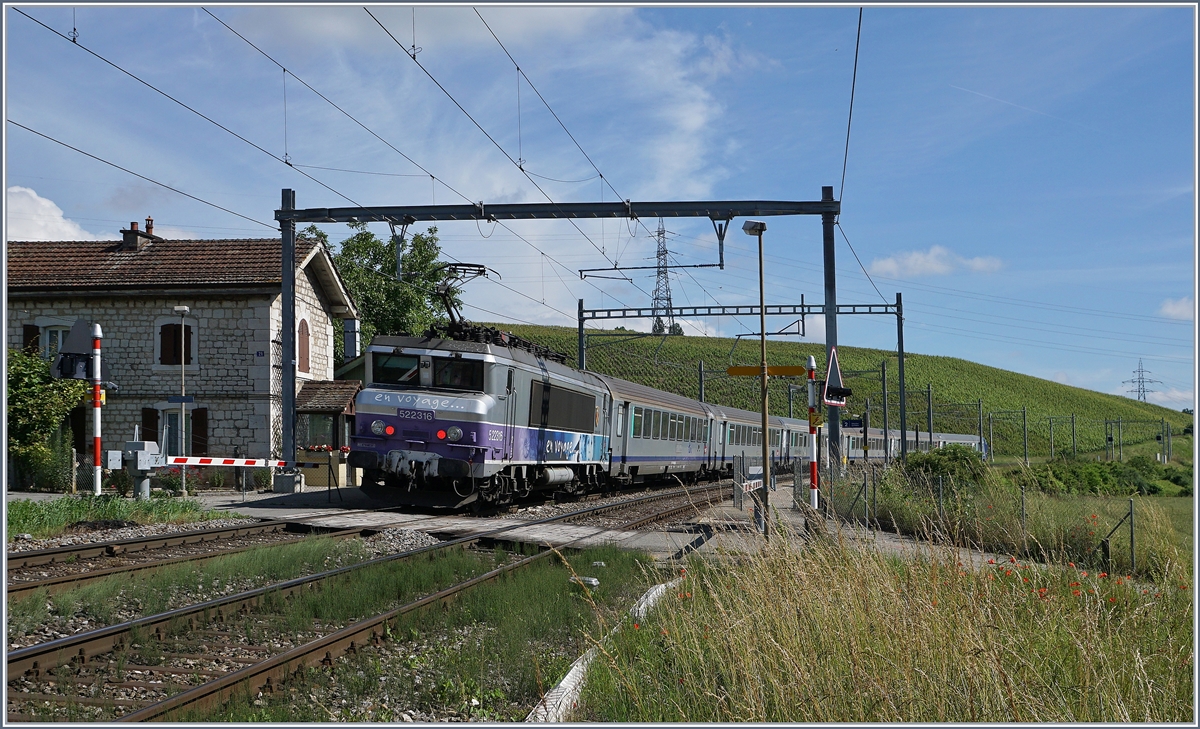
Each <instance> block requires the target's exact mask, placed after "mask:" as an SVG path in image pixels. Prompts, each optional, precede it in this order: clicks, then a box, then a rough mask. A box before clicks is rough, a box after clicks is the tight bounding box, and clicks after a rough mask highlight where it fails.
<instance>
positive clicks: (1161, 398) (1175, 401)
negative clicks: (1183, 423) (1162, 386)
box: [1146, 387, 1196, 409]
mask: <svg viewBox="0 0 1200 729" xmlns="http://www.w3.org/2000/svg"><path fill="white" fill-rule="evenodd" d="M1146 400H1148V401H1150V402H1152V403H1154V404H1155V405H1162V406H1164V407H1169V408H1174V409H1178V408H1182V407H1193V403H1194V402H1195V401H1196V396H1195V393H1194V392H1193V391H1192V390H1179V389H1176V388H1174V387H1172V388H1171V389H1169V390H1165V391H1156V392H1147V393H1146Z"/></svg>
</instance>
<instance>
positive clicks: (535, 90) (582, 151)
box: [376, 8, 744, 326]
mask: <svg viewBox="0 0 1200 729" xmlns="http://www.w3.org/2000/svg"><path fill="white" fill-rule="evenodd" d="M472 10H474V11H475V15H477V16H478V17H479V21H480V22H481V23H483V27H485V28H487V31H488V33H490V34H491V36H492V38H494V39H495V40H496V44H497V45H499V46H500V50H502V51H504V55H506V56H508V60H509V61H511V62H512V64H513V67H514V68H516V70H517V73H518V74H520V76H521V77H522V78H524V79H525V82H526V83H527V84H529V88H531V89H533V93H535V94H537V97H538V99H539V100H541V102H542V104H543V105H544V106H545V107H546V110H547V111H549V112H550V115H551V116H552V117H554V121H556V122H558V125H559V126H560V127H561V128H562V130H563V132H565V133H566V135H567V137H568V138H570V140H571V142H572V143H573V144H574V145H575V148H576V149H578V150H579V153H580V154H582V155H583V157H584V159H586V160H587V161H588V164H590V165H591V166H592V169H594V170H595V171H596V175H597V176H598V177H599V178H600V180H601V183H602V187H601V190H603V185H607V186H608V189H610V190H612V192H613V194H614V195H616V196H617V199H618V200H624V199H625V198H624V197H623V196H622V195H621V193H620V192H618V191H617V188H616V187H614V186H613V184H612V181H611V180H609V179H608V178H607V177H605V176H604V173H603V172H601V171H600V167H599V166H598V165H597V164H596V163H595V161H594V160H592V158H591V155H589V154H588V153H587V151H586V150H585V149H584V148H583V145H582V144H580V143H579V140H578V139H576V138H575V135H574V134H572V133H571V130H570V129H568V128H567V125H566V124H565V123H563V120H562V119H561V118H559V116H558V114H557V113H556V112H555V111H554V108H553V107H551V106H550V102H549V101H547V100H546V97H545V96H543V95H542V92H541V91H538V88H537V86H536V85H534V83H533V81H532V80H531V79H530V78H529V75H528V74H526V73H525V72H524V71H523V70H521V64H519V63H517V59H516V58H514V57H513V55H512V53H510V52H509V50H508V48H507V47H506V46H505V45H504V42H503V41H501V40H500V36H498V35H497V34H496V31H494V30H492V26H491V25H489V24H488V22H487V20H486V19H484V17H483V14H482V13H480V12H479V9H478V8H472ZM376 22H379V21H376ZM381 26H382V24H381ZM385 30H386V29H385ZM522 171H523V172H524V170H522ZM526 174H528V173H526ZM601 197H603V194H602V195H601ZM637 224H638V225H641V227H642V228H643V229H645V231H646V234H647V235H651V232H650V229H649V228H647V227H646V224H645V223H644V222H642V221H641V220H640V219H639V220H638V221H637ZM635 227H636V226H635ZM634 237H635V235H634V234H633V232H632V231H630V232H629V238H630V240H629V243H630V244H632V242H633V238H634ZM619 244H620V241H618V247H619ZM593 245H595V244H593ZM605 258H607V255H606V256H605ZM619 260H620V250H619V248H618V252H617V255H616V260H615V261H610V263H612V264H613V268H617V261H619ZM689 276H690V278H691V279H692V281H693V282H695V283H696V285H697V286H699V287H700V290H701V291H703V292H704V294H705V295H706V296H709V297H710V298H712V299H713V301H714V302H716V297H714V296H713V295H712V294H711V293H710V292H709V291H708V290H707V289H706V288H704V286H703V285H702V284H701V283H700V282H699V281H698V280H697V279H696V277H695V276H691V274H690V272H689ZM585 280H586V279H585ZM639 290H641V289H640V287H639ZM643 293H645V292H644V291H643ZM717 303H718V305H719V302H717ZM739 323H740V322H739ZM743 326H744V325H743Z"/></svg>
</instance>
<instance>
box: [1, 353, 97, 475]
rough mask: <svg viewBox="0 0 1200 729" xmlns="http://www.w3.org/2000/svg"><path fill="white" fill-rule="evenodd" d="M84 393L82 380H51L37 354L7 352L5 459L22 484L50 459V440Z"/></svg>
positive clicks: (48, 462) (49, 461)
mask: <svg viewBox="0 0 1200 729" xmlns="http://www.w3.org/2000/svg"><path fill="white" fill-rule="evenodd" d="M87 391H88V383H87V382H85V381H83V380H68V379H61V380H59V379H54V378H53V377H51V376H50V363H49V362H47V361H46V360H44V359H42V358H41V357H39V356H38V355H36V354H30V353H28V352H24V351H21V350H18V349H9V350H8V457H9V458H10V459H12V462H13V466H14V470H16V472H17V478H18V481H20V482H22V484H23V485H26V486H28V485H30V484H31V483H32V481H33V480H34V478H35V477H36V476H37V475H38V474H39V473H41V472H42V471H43V470H45V469H46V468H47V467H48V466H49V465H50V464H51V462H52V461H53V460H54V455H55V454H54V453H53V451H52V450H51V448H50V446H51V440H52V438H53V437H54V436H55V435H56V434H57V432H58V430H59V428H60V427H61V426H62V423H63V420H64V419H66V417H67V414H68V413H69V412H71V409H72V408H74V407H75V406H76V405H78V404H79V402H80V401H81V400H82V399H83V398H84V396H85V395H86V394H87Z"/></svg>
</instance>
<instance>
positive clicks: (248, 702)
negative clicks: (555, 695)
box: [180, 548, 650, 722]
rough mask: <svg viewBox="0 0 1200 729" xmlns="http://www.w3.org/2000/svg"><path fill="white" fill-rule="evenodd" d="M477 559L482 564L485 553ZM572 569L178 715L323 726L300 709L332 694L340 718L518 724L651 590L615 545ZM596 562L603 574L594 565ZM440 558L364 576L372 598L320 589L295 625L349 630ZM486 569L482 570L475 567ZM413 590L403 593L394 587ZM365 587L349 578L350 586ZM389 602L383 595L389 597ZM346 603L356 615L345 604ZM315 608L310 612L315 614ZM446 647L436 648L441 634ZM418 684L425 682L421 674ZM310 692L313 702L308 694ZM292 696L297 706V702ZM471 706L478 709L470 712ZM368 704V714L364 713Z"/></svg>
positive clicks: (419, 618) (413, 620)
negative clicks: (450, 711)
mask: <svg viewBox="0 0 1200 729" xmlns="http://www.w3.org/2000/svg"><path fill="white" fill-rule="evenodd" d="M483 557H486V555H484V556H483ZM565 558H566V559H567V560H568V561H569V562H570V564H571V565H572V567H571V568H568V567H567V566H565V565H564V564H563V563H562V561H561V560H560V559H559V558H557V557H550V558H547V559H545V560H542V561H540V562H537V563H535V564H533V565H531V566H529V567H526V568H522V569H520V570H518V571H516V572H512V573H509V574H508V575H506V576H504V577H503V578H501V579H499V580H496V581H493V582H489V583H485V584H482V585H479V586H477V587H475V588H473V589H471V590H470V591H469V592H467V593H465V594H462V595H461V597H459V598H458V599H457V600H456V601H454V602H453V603H452V604H451V605H450V607H449V608H448V609H440V608H437V609H427V610H420V611H417V612H415V613H409V614H408V615H405V616H403V617H401V618H400V619H399V620H397V621H396V623H395V624H394V625H392V626H389V629H388V632H387V637H388V638H389V641H388V644H387V645H388V646H391V648H392V650H388V649H387V648H386V647H385V649H384V650H383V651H382V652H376V651H374V650H371V649H368V650H364V651H363V652H362V653H360V654H359V655H358V656H353V657H347V658H346V659H345V660H344V661H342V662H341V663H340V664H339V665H338V667H337V668H336V669H335V670H334V671H333V672H332V674H331V673H329V672H326V671H317V670H312V671H309V672H307V674H306V676H305V677H304V679H303V680H300V681H294V682H293V683H291V684H289V686H288V687H287V689H288V690H287V691H286V692H284V693H281V694H277V695H276V696H275V697H264V698H263V699H261V700H260V701H259V705H257V706H256V705H255V703H254V702H255V698H256V697H253V696H245V695H243V696H240V697H237V698H235V699H233V700H232V701H230V702H229V703H228V704H227V705H226V706H224V707H223V708H221V709H220V710H218V711H215V712H211V711H210V712H203V713H195V714H191V715H188V716H184V717H180V719H181V720H185V721H187V720H191V721H272V722H294V721H328V720H330V718H331V716H330V714H329V713H328V711H327V710H326V708H325V707H326V706H328V705H329V702H328V701H320V702H317V701H313V700H312V699H307V700H305V697H308V696H309V695H310V694H314V692H316V693H317V694H322V695H328V694H330V692H333V691H336V693H337V695H338V696H340V697H342V698H345V699H346V700H347V702H348V704H349V706H350V707H352V708H351V709H350V710H349V714H347V715H343V716H342V720H352V721H397V720H399V718H400V712H401V711H404V710H407V711H410V712H411V711H412V710H414V709H416V710H420V711H426V712H431V711H435V710H439V709H444V708H446V707H450V708H454V709H457V710H460V711H461V712H462V713H463V714H464V715H465V714H467V713H470V714H471V715H472V716H473V717H474V718H476V719H477V720H478V719H483V720H492V721H520V720H522V719H524V716H525V714H526V713H527V712H528V711H529V708H530V707H531V706H532V704H534V703H536V701H537V700H538V699H540V697H541V695H542V693H543V692H544V691H545V690H548V689H549V688H550V687H551V686H553V685H554V684H555V683H557V681H558V680H559V679H560V678H561V677H562V676H563V675H564V674H565V672H566V669H567V668H568V667H569V665H570V664H571V662H572V661H574V660H575V659H576V658H577V657H578V656H579V655H581V654H582V653H583V652H584V651H586V650H587V648H588V647H590V646H591V645H592V644H593V641H594V640H596V639H598V638H599V637H600V636H602V635H603V634H604V633H605V632H607V630H608V629H609V627H611V626H612V625H613V624H614V622H615V621H616V620H617V619H618V616H619V615H620V613H621V612H623V611H624V610H626V609H627V608H628V607H629V605H630V604H632V602H633V600H635V599H636V598H637V596H638V595H640V594H641V593H642V592H643V591H644V590H645V588H646V586H647V585H648V584H649V582H650V580H649V579H648V577H647V572H646V565H647V558H645V557H644V556H641V555H638V554H635V553H631V552H625V551H620V550H617V549H615V548H600V549H590V550H585V551H583V552H581V553H574V554H568V555H566V557H565ZM595 561H603V562H604V563H605V567H593V566H591V565H592V563H593V562H595ZM442 564H443V561H441V560H439V561H437V562H428V563H420V564H419V565H418V567H419V570H412V571H408V570H405V571H400V570H396V569H394V568H393V569H392V570H389V571H387V572H386V573H382V574H379V575H374V576H371V577H369V578H368V576H367V575H365V574H364V575H363V578H368V579H366V584H367V585H374V584H378V585H379V586H378V587H376V588H371V589H372V590H374V591H375V592H377V593H378V594H377V595H376V596H375V597H366V596H356V598H355V599H354V600H353V601H348V600H344V599H338V595H341V596H343V597H344V595H345V594H346V591H345V590H325V591H324V592H329V593H336V594H331V599H330V600H328V601H319V600H318V601H315V602H312V603H310V607H309V608H304V609H300V610H299V611H298V614H299V615H300V616H302V617H303V618H306V619H307V618H309V617H320V618H322V619H324V620H335V621H346V620H349V619H351V618H352V617H361V616H364V615H365V614H366V613H372V612H382V610H383V609H385V607H386V606H388V605H390V604H392V603H397V602H401V601H402V600H406V599H408V598H409V597H411V596H413V595H414V594H417V593H419V592H421V590H425V591H432V590H433V589H434V588H435V586H437V585H440V584H441V583H442V581H443V580H445V579H449V578H450V577H451V574H449V573H445V574H439V575H438V576H437V577H436V578H435V579H432V580H430V575H428V574H425V573H426V571H427V570H430V569H434V568H437V570H438V571H439V572H440V571H441V570H442V569H445V568H444V567H439V565H442ZM493 564H494V563H493V562H491V561H486V564H483V565H482V566H483V567H487V568H491V567H492V565H493ZM572 569H573V570H574V571H576V572H578V573H579V574H585V575H589V576H592V575H595V576H598V577H599V578H600V581H601V584H600V587H599V588H595V589H593V590H591V591H590V592H589V593H585V592H584V591H583V590H582V588H580V587H578V586H576V585H572V584H571V583H570V582H569V581H568V577H569V576H570V575H571V573H572ZM405 581H409V582H411V584H409V585H408V586H403V585H402V584H401V583H404V582H405ZM361 584H363V580H362V579H356V580H355V585H361ZM389 596H390V597H389ZM351 604H353V606H354V607H351V606H350V605H351ZM318 605H319V607H318ZM443 636H445V637H447V638H448V639H447V640H445V641H443V640H441V637H443ZM420 676H425V680H423V681H422V680H421V679H420V678H419V677H420ZM314 695H315V694H314ZM297 697H300V699H301V700H299V701H297ZM472 700H475V701H476V702H477V705H472V703H471V702H472ZM364 705H370V706H371V707H372V708H369V709H368V708H363V707H364Z"/></svg>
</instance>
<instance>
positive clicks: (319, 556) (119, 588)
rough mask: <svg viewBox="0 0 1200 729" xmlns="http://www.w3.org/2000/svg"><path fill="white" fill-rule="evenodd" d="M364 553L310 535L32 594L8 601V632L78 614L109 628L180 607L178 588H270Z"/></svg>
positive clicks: (350, 543) (352, 544)
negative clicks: (123, 614) (122, 614)
mask: <svg viewBox="0 0 1200 729" xmlns="http://www.w3.org/2000/svg"><path fill="white" fill-rule="evenodd" d="M363 554H364V553H363V549H362V543H361V542H359V540H357V539H345V540H333V539H327V538H323V537H310V538H307V539H303V540H299V541H296V542H293V543H291V544H282V545H277V546H271V547H262V548H259V549H253V550H250V551H247V552H241V553H239V554H232V555H229V556H227V557H218V558H216V559H212V560H208V561H206V562H203V563H200V564H190V563H186V562H185V563H181V564H175V565H167V566H165V567H160V568H158V569H155V570H151V571H148V572H139V573H135V574H133V575H114V576H112V577H110V578H107V579H104V580H99V581H97V582H93V583H90V584H87V585H84V586H82V587H79V588H76V589H74V590H67V591H64V592H61V593H58V594H55V595H53V596H49V597H47V595H46V593H44V592H35V593H34V594H32V595H28V596H26V597H23V598H19V599H16V600H12V601H10V602H9V604H8V608H9V612H8V614H9V630H10V631H11V632H12V633H13V634H15V635H22V634H24V633H26V632H28V630H29V629H30V628H32V627H34V626H36V625H38V624H41V623H44V622H45V621H46V620H48V619H50V618H51V617H53V616H61V617H64V618H65V617H70V616H73V615H79V616H82V617H86V618H89V619H91V620H94V621H96V622H97V623H99V624H101V625H109V624H111V623H113V622H114V621H115V618H116V614H117V612H118V611H119V610H121V609H122V608H126V607H132V608H134V609H135V613H136V616H144V615H154V614H156V613H160V612H163V611H165V610H167V609H170V608H172V607H179V605H177V604H175V603H177V602H178V599H177V598H176V596H177V595H178V594H179V593H180V592H181V590H183V589H194V588H197V587H201V586H202V589H201V592H202V593H204V592H207V591H211V592H216V591H217V590H219V589H220V588H222V587H223V586H227V585H230V584H233V585H235V586H238V585H241V584H242V582H241V581H242V580H243V579H244V578H245V577H246V576H252V577H253V578H254V580H255V584H256V585H262V584H270V583H272V582H280V581H283V580H288V579H292V578H294V577H299V576H301V575H304V574H309V573H312V572H315V571H320V570H325V569H333V568H334V567H335V566H338V565H341V564H350V563H352V562H356V561H360V560H361V559H362V558H363Z"/></svg>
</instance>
